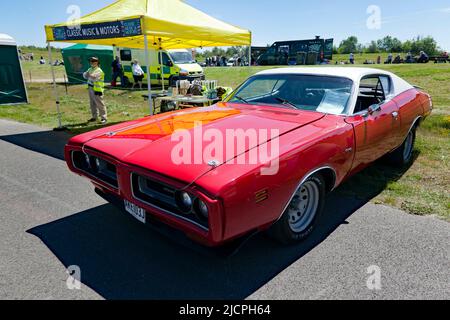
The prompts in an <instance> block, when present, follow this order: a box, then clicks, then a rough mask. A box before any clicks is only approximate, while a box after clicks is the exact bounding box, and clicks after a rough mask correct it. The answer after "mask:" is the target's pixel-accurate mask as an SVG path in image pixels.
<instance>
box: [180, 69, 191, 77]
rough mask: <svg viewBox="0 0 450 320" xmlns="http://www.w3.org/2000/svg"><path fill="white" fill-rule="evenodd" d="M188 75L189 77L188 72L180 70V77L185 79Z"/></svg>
mask: <svg viewBox="0 0 450 320" xmlns="http://www.w3.org/2000/svg"><path fill="white" fill-rule="evenodd" d="M188 75H189V71H187V70H184V69H181V70H180V76H183V77H185V76H188Z"/></svg>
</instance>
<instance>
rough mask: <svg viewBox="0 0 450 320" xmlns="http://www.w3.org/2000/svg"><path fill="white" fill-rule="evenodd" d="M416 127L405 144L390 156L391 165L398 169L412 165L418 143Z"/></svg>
mask: <svg viewBox="0 0 450 320" xmlns="http://www.w3.org/2000/svg"><path fill="white" fill-rule="evenodd" d="M416 128H417V127H416V126H414V128H412V129H411V131H410V132H409V133H408V136H407V137H406V140H405V141H404V142H403V144H402V145H401V146H400V147H399V148H398V149H397V150H395V151H394V152H392V153H391V154H390V155H389V160H390V161H391V163H392V164H393V165H395V166H398V167H403V166H406V165H408V164H410V163H411V161H412V159H413V154H414V145H415V143H416Z"/></svg>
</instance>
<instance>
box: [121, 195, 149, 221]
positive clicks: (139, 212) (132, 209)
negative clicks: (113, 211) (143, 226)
mask: <svg viewBox="0 0 450 320" xmlns="http://www.w3.org/2000/svg"><path fill="white" fill-rule="evenodd" d="M124 202H125V210H126V211H127V212H128V213H129V214H131V215H132V216H133V217H135V218H136V219H137V220H139V221H140V222H142V223H145V220H146V212H145V210H144V209H142V208H139V207H138V206H137V205H135V204H133V203H131V202H129V201H127V200H124Z"/></svg>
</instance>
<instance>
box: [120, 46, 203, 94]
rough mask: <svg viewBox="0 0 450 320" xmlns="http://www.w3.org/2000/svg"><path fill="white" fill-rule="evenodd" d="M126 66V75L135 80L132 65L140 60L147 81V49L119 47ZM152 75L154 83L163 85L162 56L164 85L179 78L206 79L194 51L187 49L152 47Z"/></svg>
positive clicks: (170, 83)
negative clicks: (162, 76)
mask: <svg viewBox="0 0 450 320" xmlns="http://www.w3.org/2000/svg"><path fill="white" fill-rule="evenodd" d="M117 50H118V52H119V54H117V55H118V56H119V57H120V60H121V61H122V66H123V68H124V72H125V76H127V77H128V79H129V80H130V81H133V74H132V71H131V65H132V62H133V61H134V60H138V62H139V64H140V66H141V67H142V69H143V70H144V72H145V77H144V82H147V58H146V57H145V51H144V50H139V49H128V48H117ZM149 51H150V65H151V68H150V75H151V83H152V85H161V75H162V72H161V56H162V61H163V63H162V64H163V67H164V70H163V71H164V80H165V81H164V85H166V86H168V85H174V83H175V82H176V81H177V80H190V81H193V80H205V73H204V71H203V68H202V67H201V66H200V65H199V64H198V63H197V62H196V61H195V60H194V58H193V57H192V53H191V51H189V50H186V49H179V50H162V51H158V50H155V49H150V50H149Z"/></svg>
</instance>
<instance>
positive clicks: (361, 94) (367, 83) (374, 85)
mask: <svg viewBox="0 0 450 320" xmlns="http://www.w3.org/2000/svg"><path fill="white" fill-rule="evenodd" d="M382 78H384V79H383V80H382ZM383 82H384V85H383ZM385 87H386V88H390V79H389V78H388V77H384V76H368V77H365V78H363V79H361V83H360V86H359V91H358V100H357V101H356V107H355V113H359V112H362V111H366V110H367V109H369V107H370V106H372V105H374V104H382V103H383V102H384V101H385V100H386V93H385V89H384V88H385ZM387 92H389V91H387Z"/></svg>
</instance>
